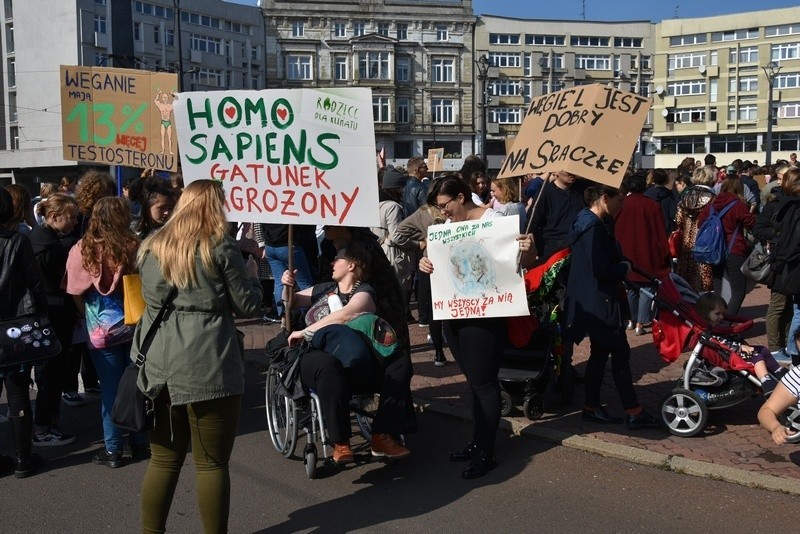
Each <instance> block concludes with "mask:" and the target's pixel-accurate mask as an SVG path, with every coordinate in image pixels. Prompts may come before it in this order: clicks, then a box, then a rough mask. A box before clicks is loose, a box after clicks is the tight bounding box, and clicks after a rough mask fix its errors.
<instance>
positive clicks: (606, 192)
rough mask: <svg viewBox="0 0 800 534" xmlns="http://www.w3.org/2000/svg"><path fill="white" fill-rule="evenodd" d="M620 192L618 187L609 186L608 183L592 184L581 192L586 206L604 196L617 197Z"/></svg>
mask: <svg viewBox="0 0 800 534" xmlns="http://www.w3.org/2000/svg"><path fill="white" fill-rule="evenodd" d="M621 194H622V193H621V192H620V190H619V189H616V188H614V187H611V186H610V185H593V186H591V187H588V188H586V191H585V192H584V193H583V201H584V202H585V203H586V205H587V206H592V205H593V204H594V203H595V202H597V201H598V200H600V199H601V198H603V197H604V196H607V197H609V198H617V197H618V196H619V195H621Z"/></svg>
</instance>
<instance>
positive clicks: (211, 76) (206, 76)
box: [192, 67, 222, 87]
mask: <svg viewBox="0 0 800 534" xmlns="http://www.w3.org/2000/svg"><path fill="white" fill-rule="evenodd" d="M192 82H193V83H196V84H200V85H209V86H212V87H222V71H221V70H219V69H208V68H205V67H202V68H200V69H198V70H196V71H195V72H193V73H192Z"/></svg>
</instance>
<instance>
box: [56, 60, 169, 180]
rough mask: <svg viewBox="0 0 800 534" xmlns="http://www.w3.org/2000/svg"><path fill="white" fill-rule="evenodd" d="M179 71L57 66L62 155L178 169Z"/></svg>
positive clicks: (143, 166) (87, 159) (68, 157)
mask: <svg viewBox="0 0 800 534" xmlns="http://www.w3.org/2000/svg"><path fill="white" fill-rule="evenodd" d="M177 87H178V75H177V74H170V73H168V72H147V71H141V70H134V69H110V68H106V67H74V66H66V65H61V133H62V137H63V142H64V149H63V152H64V159H66V160H70V161H84V162H94V163H107V164H109V165H122V166H125V167H138V168H142V169H158V170H162V171H177V170H178V143H177V135H176V134H175V126H174V124H173V120H174V118H173V116H172V100H173V98H174V96H173V94H174V92H175V90H176V89H177Z"/></svg>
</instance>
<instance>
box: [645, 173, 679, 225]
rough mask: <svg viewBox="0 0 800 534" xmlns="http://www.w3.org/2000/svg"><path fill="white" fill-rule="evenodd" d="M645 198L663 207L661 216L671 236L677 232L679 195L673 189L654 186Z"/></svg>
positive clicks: (646, 192) (646, 193)
mask: <svg viewBox="0 0 800 534" xmlns="http://www.w3.org/2000/svg"><path fill="white" fill-rule="evenodd" d="M644 196H646V197H649V198H652V199H653V200H655V201H656V202H658V205H659V206H660V207H661V214H662V215H663V216H664V229H665V230H666V232H667V235H669V234H670V233H671V232H672V231H673V230H675V228H676V225H675V215H676V214H677V213H678V195H676V194H675V191H673V190H672V189H667V188H666V187H663V186H660V185H654V186H653V187H651V188H650V189H648V190H647V191H645V193H644Z"/></svg>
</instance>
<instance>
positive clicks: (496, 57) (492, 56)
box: [488, 52, 522, 68]
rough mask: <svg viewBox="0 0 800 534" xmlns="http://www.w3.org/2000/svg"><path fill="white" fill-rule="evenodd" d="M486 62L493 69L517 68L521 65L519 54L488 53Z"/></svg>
mask: <svg viewBox="0 0 800 534" xmlns="http://www.w3.org/2000/svg"><path fill="white" fill-rule="evenodd" d="M488 60H489V64H490V65H492V66H493V67H512V68H519V67H520V66H521V65H522V63H521V59H520V54H512V53H502V52H489V57H488Z"/></svg>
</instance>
